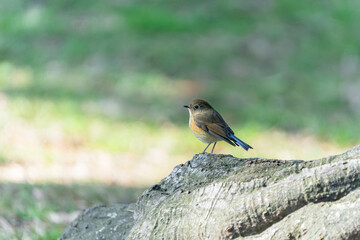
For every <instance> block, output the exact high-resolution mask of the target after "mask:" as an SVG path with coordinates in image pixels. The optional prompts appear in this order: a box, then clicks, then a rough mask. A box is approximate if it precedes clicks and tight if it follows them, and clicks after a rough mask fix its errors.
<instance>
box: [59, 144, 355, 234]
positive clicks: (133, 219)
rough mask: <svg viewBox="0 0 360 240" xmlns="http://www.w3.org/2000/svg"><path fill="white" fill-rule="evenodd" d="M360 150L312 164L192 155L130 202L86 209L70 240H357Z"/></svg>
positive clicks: (68, 230) (70, 231)
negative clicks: (191, 157) (188, 159)
mask: <svg viewBox="0 0 360 240" xmlns="http://www.w3.org/2000/svg"><path fill="white" fill-rule="evenodd" d="M359 178H360V145H358V146H356V147H354V148H353V149H351V150H350V151H348V152H345V153H343V154H340V155H336V156H330V157H327V158H323V159H318V160H313V161H306V162H305V161H301V160H286V161H284V160H274V159H260V158H251V159H239V158H235V157H233V156H231V155H215V154H197V155H195V156H194V157H193V159H192V160H190V161H188V162H186V163H185V164H181V165H179V166H176V167H175V168H174V170H173V171H172V172H171V174H170V175H169V176H168V177H166V178H165V179H163V180H162V181H161V182H160V183H158V184H156V185H154V186H152V187H151V188H149V189H148V190H146V191H145V192H144V193H143V194H142V195H141V196H140V198H139V199H138V201H137V202H136V203H135V204H129V205H112V206H108V207H106V206H100V207H95V208H91V209H88V210H86V211H85V212H83V213H82V214H80V216H79V217H78V218H77V219H76V220H74V222H72V223H71V224H70V225H69V226H68V227H67V228H66V230H65V232H64V233H63V235H62V238H61V239H63V240H65V239H66V240H70V239H79V240H81V239H128V240H139V239H154V240H159V239H266V240H267V239H360V217H359V216H360V188H359V186H360V181H359V180H360V179H359Z"/></svg>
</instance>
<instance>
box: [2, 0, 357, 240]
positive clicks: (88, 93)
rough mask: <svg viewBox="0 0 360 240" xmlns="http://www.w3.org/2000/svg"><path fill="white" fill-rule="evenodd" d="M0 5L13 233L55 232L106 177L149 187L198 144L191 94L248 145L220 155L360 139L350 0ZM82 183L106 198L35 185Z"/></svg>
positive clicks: (306, 155) (341, 145)
mask: <svg viewBox="0 0 360 240" xmlns="http://www.w3.org/2000/svg"><path fill="white" fill-rule="evenodd" d="M0 4H1V6H2V7H1V8H0V31H1V36H0V129H1V131H0V146H1V148H0V180H1V181H3V182H9V181H11V182H12V183H9V185H10V186H11V187H10V189H13V190H11V191H10V190H8V188H4V187H3V188H1V193H2V196H3V193H4V194H5V195H6V196H8V197H7V198H4V199H2V200H0V206H3V207H1V209H0V210H1V211H5V212H6V214H5V215H4V214H2V212H1V214H0V216H2V217H3V216H7V217H5V219H6V221H7V222H9V223H10V226H11V229H15V230H14V231H15V232H13V233H11V234H13V235H11V236H12V237H13V238H15V239H26V238H31V239H54V238H56V237H58V236H59V235H60V233H61V232H62V231H63V227H64V225H65V223H62V224H56V223H50V222H49V221H48V219H47V218H48V215H49V213H51V212H58V211H59V212H64V211H65V212H72V211H75V210H76V209H82V208H84V207H86V206H91V205H92V204H95V202H96V203H99V202H103V203H109V202H110V200H108V199H107V198H108V197H109V196H110V195H111V194H112V193H111V192H112V191H114V189H113V188H107V187H106V186H108V185H111V184H117V185H119V186H122V187H129V188H133V187H136V188H138V187H145V186H148V185H150V184H152V183H155V182H156V181H158V180H159V179H161V178H163V177H164V176H166V175H167V174H168V173H169V171H171V169H172V168H173V167H174V166H175V165H176V164H179V163H182V162H185V161H186V160H188V159H190V158H191V156H192V154H194V153H197V152H200V151H202V149H203V148H204V147H205V146H204V144H202V143H201V142H199V141H197V140H196V139H195V138H194V137H193V135H192V133H191V132H190V131H189V130H188V128H187V122H188V119H187V118H188V114H187V112H186V110H185V109H183V108H182V106H183V105H184V104H187V103H188V102H189V101H190V100H192V99H193V98H204V99H207V100H208V101H209V102H210V103H211V104H212V105H214V107H215V108H216V109H217V110H219V112H221V113H222V115H223V116H224V118H225V119H226V120H227V121H228V122H229V124H230V125H231V126H232V128H233V130H235V132H236V133H237V135H238V136H239V137H240V138H241V139H243V140H244V141H245V142H248V143H249V144H250V145H252V146H253V147H254V150H253V151H251V152H246V153H244V152H242V151H240V150H239V149H237V148H232V147H231V146H227V145H225V144H218V146H217V148H216V152H217V153H230V154H233V155H235V156H239V157H268V158H283V159H290V158H296V159H313V158H318V157H322V156H324V155H329V154H335V153H340V152H341V151H344V150H345V149H347V148H349V147H350V146H352V145H355V144H358V142H359V137H358V136H359V134H360V125H359V124H358V122H359V120H360V100H359V97H358V94H357V93H358V92H359V91H360V85H359V84H358V83H357V82H358V75H359V69H360V68H359V62H360V61H359V57H358V56H359V54H360V47H359V44H358V43H359V40H360V34H359V31H358V22H359V20H360V6H359V3H358V2H357V1H354V0H349V1H343V2H341V3H339V2H337V1H326V2H325V1H317V2H314V1H302V2H289V1H283V0H277V1H265V2H261V3H259V2H256V1H231V0H226V1H222V2H218V1H206V2H204V1H191V2H190V1H185V0H176V1H171V2H168V1H163V0H151V1H147V2H139V1H120V2H119V1H112V0H106V1H101V2H100V1H93V0H92V1H89V0H86V1H85V0H78V1H74V2H70V1H65V0H56V1H50V2H49V1H48V2H46V1H25V0H13V1H4V0H0ZM150 173H151V174H150ZM23 182H29V183H31V184H18V183H23ZM43 182H51V183H56V184H60V185H59V186H58V187H54V188H52V187H51V188H48V187H44V188H43V187H42V186H43V185H42V183H43ZM79 182H80V183H96V184H102V185H105V187H104V189H105V193H104V196H106V197H105V198H101V199H99V198H98V197H97V196H94V195H92V194H89V195H82V196H77V197H76V199H71V198H70V199H68V201H66V202H64V203H60V202H59V201H60V200H59V201H54V203H51V204H50V203H48V202H47V201H48V200H41V199H40V200H36V196H34V194H33V192H34V191H35V190H34V189H38V188H40V189H41V191H42V192H44V194H45V195H46V196H48V194H49V193H51V194H53V195H54V196H59V199H61V198H62V196H63V195H61V194H60V193H61V192H62V191H64V189H61V187H63V188H67V187H69V188H70V189H71V184H74V183H79ZM15 183H16V184H15ZM32 184H40V185H32ZM82 188H84V191H85V192H89V193H90V192H93V191H94V192H98V191H100V190H99V188H96V189H93V190H91V189H89V188H88V187H86V186H85V187H84V186H83V185H81V186H80V187H79V188H78V189H77V190H76V191H78V190H79V189H82ZM51 189H53V191H54V192H52V190H51ZM36 191H37V190H36ZM36 191H35V192H36ZM76 191H75V190H74V192H73V191H72V190H70V192H69V195H70V196H73V195H74V194H75V195H76ZM35 195H36V194H35ZM14 196H21V197H20V198H19V199H20V200H21V202H22V203H21V204H17V203H11V199H12V198H13V197H14ZM74 198H75V197H74ZM79 199H81V201H83V202H85V204H79V201H78V200H79ZM128 200H129V201H130V199H128ZM115 201H116V200H114V202H115ZM131 201H133V199H131ZM44 202H45V203H44ZM39 204H40V205H39ZM41 204H43V205H41ZM19 206H20V207H19ZM11 219H17V220H16V221H19V222H20V223H21V224H20V225H17V223H16V221H15V222H13V221H12V220H11ZM36 224H39V226H40V227H38V226H37V225H36ZM25 228H26V231H25V235H24V234H22V232H24V229H25ZM39 229H40V230H39ZM38 230H39V231H38ZM9 231H11V230H9ZM7 233H9V232H7ZM7 233H5V234H7ZM2 234H4V233H2ZM1 237H3V236H2V235H1V233H0V238H1ZM4 239H6V235H4Z"/></svg>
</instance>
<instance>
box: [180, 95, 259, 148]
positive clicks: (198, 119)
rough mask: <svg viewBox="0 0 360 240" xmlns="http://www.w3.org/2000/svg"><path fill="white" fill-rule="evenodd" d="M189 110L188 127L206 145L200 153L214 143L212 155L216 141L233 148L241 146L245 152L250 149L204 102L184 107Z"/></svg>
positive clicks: (196, 101)
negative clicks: (223, 142) (225, 143)
mask: <svg viewBox="0 0 360 240" xmlns="http://www.w3.org/2000/svg"><path fill="white" fill-rule="evenodd" d="M184 107H186V108H187V109H188V110H189V114H190V118H189V127H190V129H191V131H192V132H193V133H194V135H195V137H197V138H198V139H199V140H200V141H202V142H204V143H208V145H207V146H206V148H205V149H204V151H203V152H202V153H205V151H206V149H207V148H208V147H209V146H210V144H212V143H214V146H213V148H212V150H211V153H213V151H214V148H215V145H216V143H217V142H218V141H225V142H227V143H229V144H231V145H233V146H241V147H243V148H244V149H245V150H246V151H247V150H248V149H249V148H251V149H252V147H251V146H250V145H248V144H247V143H244V142H243V141H241V140H240V139H238V138H237V137H235V135H234V131H233V130H231V128H230V127H229V125H227V123H226V122H225V121H224V119H223V118H222V117H221V115H220V114H219V113H218V112H217V111H216V110H215V109H214V108H213V107H212V106H211V105H210V104H209V103H207V102H206V101H204V100H201V99H196V100H194V101H192V102H191V103H190V104H189V105H185V106H184Z"/></svg>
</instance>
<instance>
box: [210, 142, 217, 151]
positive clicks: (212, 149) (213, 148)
mask: <svg viewBox="0 0 360 240" xmlns="http://www.w3.org/2000/svg"><path fill="white" fill-rule="evenodd" d="M215 145H216V142H214V146H213V148H212V149H211V153H213V151H214V148H215Z"/></svg>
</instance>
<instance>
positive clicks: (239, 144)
mask: <svg viewBox="0 0 360 240" xmlns="http://www.w3.org/2000/svg"><path fill="white" fill-rule="evenodd" d="M229 137H230V139H231V140H233V141H234V143H235V144H236V145H237V146H241V147H242V148H244V149H245V150H246V151H247V150H249V148H251V149H252V147H251V146H250V145H249V144H247V143H245V142H243V141H241V140H240V139H238V138H237V137H235V135H234V134H230V136H229Z"/></svg>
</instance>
